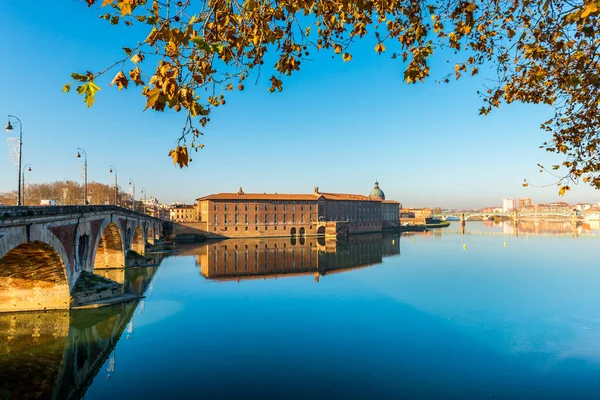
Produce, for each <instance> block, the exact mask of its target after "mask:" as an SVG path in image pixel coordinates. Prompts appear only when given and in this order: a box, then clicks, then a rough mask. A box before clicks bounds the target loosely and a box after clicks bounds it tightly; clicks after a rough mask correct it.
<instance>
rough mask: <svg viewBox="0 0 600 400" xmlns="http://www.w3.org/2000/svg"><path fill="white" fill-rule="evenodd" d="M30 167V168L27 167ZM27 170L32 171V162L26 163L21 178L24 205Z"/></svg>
mask: <svg viewBox="0 0 600 400" xmlns="http://www.w3.org/2000/svg"><path fill="white" fill-rule="evenodd" d="M27 167H29V168H27ZM25 171H27V172H31V164H26V165H25V167H24V171H23V177H22V178H21V185H23V194H22V195H21V198H22V200H23V205H25Z"/></svg>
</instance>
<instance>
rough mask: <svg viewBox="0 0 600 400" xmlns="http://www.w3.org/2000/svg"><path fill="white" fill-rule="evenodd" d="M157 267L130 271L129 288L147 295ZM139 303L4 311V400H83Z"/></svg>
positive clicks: (0, 342)
mask: <svg viewBox="0 0 600 400" xmlns="http://www.w3.org/2000/svg"><path fill="white" fill-rule="evenodd" d="M157 268H158V267H147V268H131V269H126V270H125V287H126V288H127V289H128V290H129V291H130V292H133V293H136V294H143V292H144V291H145V289H146V288H147V287H148V285H149V284H150V282H151V281H152V278H153V277H154V274H155V273H156V270H157ZM142 301H143V300H142ZM138 304H139V301H132V302H127V303H121V304H116V305H113V306H108V307H103V308H98V309H84V310H72V311H70V312H69V311H49V312H26V313H1V314H0V335H1V336H0V399H38V398H42V399H61V400H62V399H80V398H83V395H84V394H85V392H86V390H87V388H88V387H89V386H90V385H91V383H92V381H93V379H94V377H95V376H96V375H97V374H98V373H99V371H100V368H101V367H102V365H104V363H105V361H106V360H107V359H108V358H109V357H114V353H113V354H112V355H111V353H112V351H113V349H114V348H115V346H116V344H117V342H118V340H119V338H120V337H121V335H122V334H123V331H124V330H125V329H126V327H127V326H128V324H129V323H130V320H131V318H132V316H133V313H134V311H135V310H136V308H137V306H138ZM111 368H114V359H112V358H111V362H110V363H109V369H111ZM109 373H110V371H107V374H109Z"/></svg>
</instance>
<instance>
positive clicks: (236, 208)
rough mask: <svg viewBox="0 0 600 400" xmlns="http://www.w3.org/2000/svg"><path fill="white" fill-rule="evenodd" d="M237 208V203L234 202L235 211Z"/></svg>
mask: <svg viewBox="0 0 600 400" xmlns="http://www.w3.org/2000/svg"><path fill="white" fill-rule="evenodd" d="M237 210H238V205H237V203H235V211H237Z"/></svg>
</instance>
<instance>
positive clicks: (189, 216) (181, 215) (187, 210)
mask: <svg viewBox="0 0 600 400" xmlns="http://www.w3.org/2000/svg"><path fill="white" fill-rule="evenodd" d="M169 220H170V221H173V222H195V221H198V217H197V213H196V207H195V206H194V205H189V204H176V205H172V206H171V208H170V210H169Z"/></svg>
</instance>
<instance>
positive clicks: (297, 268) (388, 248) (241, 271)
mask: <svg viewBox="0 0 600 400" xmlns="http://www.w3.org/2000/svg"><path fill="white" fill-rule="evenodd" d="M185 253H186V252H185V251H184V252H183V254H185ZM187 253H188V254H189V253H193V254H194V255H195V256H196V263H197V264H198V266H199V267H200V272H201V273H202V275H203V276H204V277H205V278H207V279H214V280H219V281H226V280H245V279H259V278H277V277H288V276H301V275H313V276H314V277H315V281H317V282H318V280H319V279H320V277H322V276H325V275H329V274H333V273H337V272H345V271H349V270H353V269H358V268H364V267H368V266H371V265H374V264H380V263H381V262H382V261H383V258H384V257H387V256H393V255H398V254H400V235H399V234H398V233H377V234H364V235H355V236H350V237H348V239H347V240H343V241H341V240H337V241H325V240H324V238H315V237H310V238H303V237H300V238H281V239H273V238H269V239H265V238H243V239H228V240H224V241H220V242H215V243H209V244H207V245H205V246H202V247H200V248H196V249H194V250H192V251H191V252H190V251H189V250H188V251H187Z"/></svg>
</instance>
